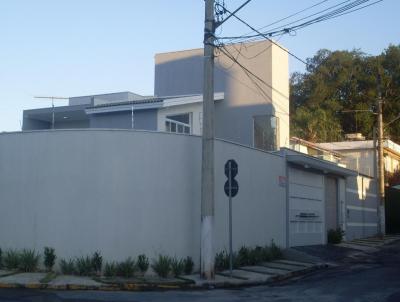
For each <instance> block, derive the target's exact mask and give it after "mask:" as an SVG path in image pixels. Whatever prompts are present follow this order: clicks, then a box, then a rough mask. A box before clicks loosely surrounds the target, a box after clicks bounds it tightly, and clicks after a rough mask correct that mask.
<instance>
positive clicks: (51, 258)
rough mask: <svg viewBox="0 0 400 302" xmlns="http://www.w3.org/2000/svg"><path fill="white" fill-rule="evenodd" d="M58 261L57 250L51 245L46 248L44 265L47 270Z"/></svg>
mask: <svg viewBox="0 0 400 302" xmlns="http://www.w3.org/2000/svg"><path fill="white" fill-rule="evenodd" d="M55 262H56V253H55V250H54V249H53V248H51V247H47V246H46V247H45V248H44V266H45V267H46V269H47V271H49V272H50V271H51V270H52V269H53V266H54V264H55Z"/></svg>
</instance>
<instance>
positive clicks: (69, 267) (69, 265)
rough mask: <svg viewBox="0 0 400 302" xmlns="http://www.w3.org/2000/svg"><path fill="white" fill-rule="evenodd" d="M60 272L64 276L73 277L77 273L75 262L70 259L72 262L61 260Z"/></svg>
mask: <svg viewBox="0 0 400 302" xmlns="http://www.w3.org/2000/svg"><path fill="white" fill-rule="evenodd" d="M60 270H61V273H63V274H64V275H73V274H75V273H76V269H75V261H74V260H72V259H70V260H68V261H67V260H65V259H61V260H60Z"/></svg>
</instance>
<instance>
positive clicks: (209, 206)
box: [200, 0, 215, 280]
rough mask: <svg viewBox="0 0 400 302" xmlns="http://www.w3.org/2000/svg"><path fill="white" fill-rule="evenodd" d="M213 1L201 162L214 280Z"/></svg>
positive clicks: (203, 259) (207, 254) (207, 273)
mask: <svg viewBox="0 0 400 302" xmlns="http://www.w3.org/2000/svg"><path fill="white" fill-rule="evenodd" d="M214 33H215V16H214V0H205V19H204V75H203V76H204V79H203V135H202V162H201V248H200V263H201V264H200V266H201V277H202V278H205V279H207V280H210V279H214V249H213V232H214V231H213V229H214Z"/></svg>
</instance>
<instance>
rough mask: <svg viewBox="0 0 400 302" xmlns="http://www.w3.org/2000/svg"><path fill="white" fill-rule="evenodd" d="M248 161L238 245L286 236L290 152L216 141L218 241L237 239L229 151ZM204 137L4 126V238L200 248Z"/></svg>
mask: <svg viewBox="0 0 400 302" xmlns="http://www.w3.org/2000/svg"><path fill="white" fill-rule="evenodd" d="M230 158H233V159H235V160H236V161H237V162H238V164H239V175H238V176H237V179H238V181H239V185H240V189H239V194H238V196H237V197H235V198H234V201H233V209H234V247H235V249H237V248H239V247H240V246H241V245H243V244H246V245H256V244H260V245H261V244H266V243H269V242H270V241H271V240H272V239H274V240H275V242H276V243H277V244H278V245H282V246H284V245H285V238H286V237H285V233H286V223H285V213H286V208H285V188H283V187H280V186H279V185H278V179H279V176H280V175H284V172H285V162H284V159H283V158H282V157H281V156H278V155H273V154H270V153H266V152H262V151H258V150H254V149H251V148H247V147H243V146H240V145H236V144H231V143H228V142H224V141H218V140H217V141H216V143H215V164H216V190H215V197H216V207H215V215H216V220H215V230H216V232H215V234H216V236H215V245H216V251H218V250H221V249H223V248H227V247H228V232H227V230H228V220H227V218H228V208H227V207H228V200H227V197H226V196H225V195H224V192H223V184H224V182H225V175H224V173H223V166H224V164H225V161H226V160H228V159H230ZM200 159H201V138H200V137H196V136H187V135H175V134H167V133H157V132H146V131H130V130H94V129H93V130H56V131H36V132H35V131H33V132H16V133H4V134H0V247H1V248H2V249H6V248H35V249H36V250H38V251H40V252H41V251H42V249H43V247H44V246H51V247H54V248H55V249H56V252H57V255H58V258H59V259H60V258H63V257H65V258H69V257H75V256H81V255H86V254H88V253H92V252H94V251H96V250H98V251H100V252H101V253H102V254H103V256H104V258H105V260H121V259H123V258H125V257H128V256H136V255H138V254H139V253H146V254H147V255H148V256H149V257H150V258H153V257H155V256H157V255H158V254H159V253H162V254H168V255H171V256H174V255H176V256H181V257H184V256H192V257H193V259H194V260H195V261H196V262H197V263H198V260H199V249H200V246H199V243H200V240H199V238H200V180H201V178H200V164H201V162H200Z"/></svg>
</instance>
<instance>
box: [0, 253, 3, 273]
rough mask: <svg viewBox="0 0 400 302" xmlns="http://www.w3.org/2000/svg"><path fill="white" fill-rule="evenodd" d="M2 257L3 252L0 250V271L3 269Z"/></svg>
mask: <svg viewBox="0 0 400 302" xmlns="http://www.w3.org/2000/svg"><path fill="white" fill-rule="evenodd" d="M2 256H3V251H2V250H1V248H0V269H1V268H2V267H3V258H2Z"/></svg>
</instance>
